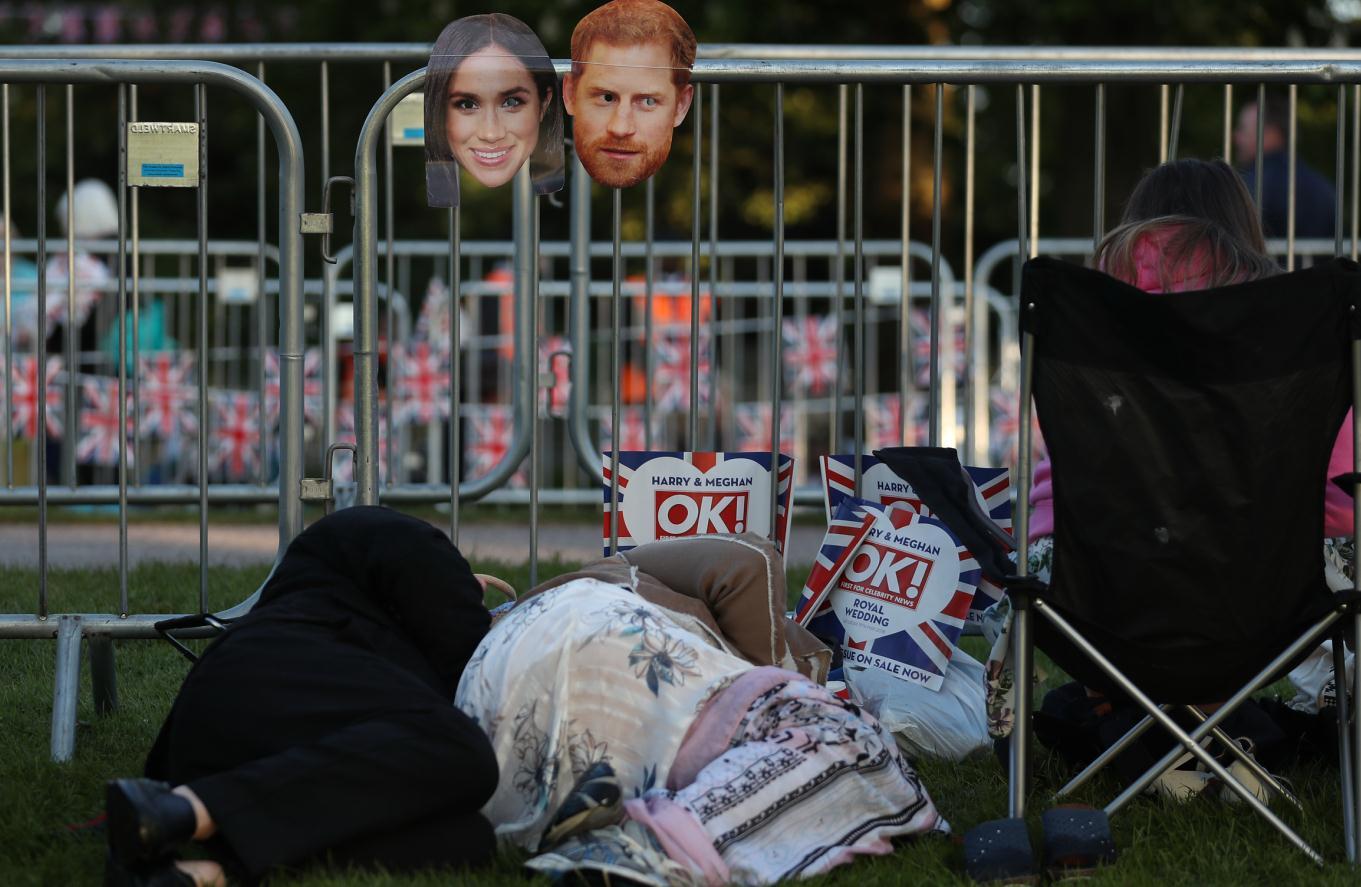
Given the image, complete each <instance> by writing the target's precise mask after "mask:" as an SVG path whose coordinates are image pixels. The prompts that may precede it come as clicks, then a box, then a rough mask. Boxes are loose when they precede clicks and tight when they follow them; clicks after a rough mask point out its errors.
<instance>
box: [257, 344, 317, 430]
mask: <svg viewBox="0 0 1361 887" xmlns="http://www.w3.org/2000/svg"><path fill="white" fill-rule="evenodd" d="M321 372H322V365H321V349H320V348H308V349H307V350H306V351H304V352H303V355H302V414H303V420H304V421H306V422H310V423H312V424H313V425H320V424H321V419H322V415H321V414H322V407H323V404H322V402H321ZM265 421H267V422H268V423H269V424H270V426H271V427H273V426H274V425H275V423H277V422H278V421H279V352H278V351H276V350H273V349H270V350H268V351H266V352H265Z"/></svg>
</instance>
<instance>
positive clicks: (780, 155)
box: [694, 83, 860, 539]
mask: <svg viewBox="0 0 1361 887" xmlns="http://www.w3.org/2000/svg"><path fill="white" fill-rule="evenodd" d="M855 114H856V127H857V132H858V128H859V124H860V85H859V84H856V87H855ZM859 146H860V138H859V135H858V134H857V136H856V150H857V153H858V152H859ZM774 164H775V182H774V198H775V218H774V219H773V220H772V221H773V222H774V227H775V232H774V233H775V293H774V295H775V303H774V305H773V306H772V309H773V310H772V313H773V315H774V320H775V322H774V324H773V327H772V331H771V351H772V358H771V363H772V364H773V368H774V372H772V373H771V374H770V538H771V539H778V538H779V536H780V407H781V403H780V400H781V398H782V397H783V396H784V391H783V389H784V372H783V367H784V336H783V334H782V331H783V330H784V84H783V83H776V84H775V158H774ZM855 173H856V182H857V198H856V199H857V206H858V202H859V195H858V191H859V176H860V163H859V161H858V160H857V161H856V167H855ZM858 215H859V210H858V209H857V218H858ZM695 233H696V236H698V233H699V226H698V223H696V227H695ZM859 234H860V232H859V229H858V226H857V230H856V246H857V250H858V248H859V245H860V240H859ZM694 314H695V316H696V317H697V316H698V312H694ZM789 483H790V484H791V485H792V484H793V483H794V478H793V476H792V475H791V476H790V478H789ZM791 492H792V491H791ZM791 500H792V497H791ZM790 508H793V502H792V501H791V502H790Z"/></svg>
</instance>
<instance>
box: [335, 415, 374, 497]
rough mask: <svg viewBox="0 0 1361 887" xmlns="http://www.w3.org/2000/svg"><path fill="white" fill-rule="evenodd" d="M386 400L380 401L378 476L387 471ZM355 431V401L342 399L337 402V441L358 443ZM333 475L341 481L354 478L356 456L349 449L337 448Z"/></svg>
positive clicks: (348, 481) (349, 480) (344, 481)
mask: <svg viewBox="0 0 1361 887" xmlns="http://www.w3.org/2000/svg"><path fill="white" fill-rule="evenodd" d="M383 409H384V401H382V400H380V401H379V402H378V417H379V418H378V476H379V477H382V476H383V473H384V472H386V471H387V464H388V463H387V456H388V432H387V422H385V421H383ZM357 441H358V438H357V437H355V433H354V401H352V400H342V401H339V402H338V403H337V404H336V439H335V443H350V444H352V443H356V442H357ZM331 477H332V478H334V479H335V480H337V481H340V482H341V483H350V482H352V481H353V480H354V457H353V456H352V455H351V454H350V451H349V450H337V451H336V456H335V461H334V462H333V463H332V465H331Z"/></svg>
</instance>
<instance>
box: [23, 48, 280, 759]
mask: <svg viewBox="0 0 1361 887" xmlns="http://www.w3.org/2000/svg"><path fill="white" fill-rule="evenodd" d="M30 83H31V84H35V85H36V90H37V92H36V97H37V107H38V111H39V113H38V124H37V129H36V133H35V135H36V142H37V149H38V152H37V156H38V160H37V163H38V172H37V176H36V188H37V205H38V207H40V209H39V212H38V213H37V217H38V222H37V226H38V227H37V231H36V237H35V244H34V248H35V255H36V258H37V260H38V261H37V262H36V265H37V269H36V272H37V280H36V284H35V296H36V299H37V302H36V304H37V305H41V306H45V305H47V289H48V280H47V272H46V260H47V239H46V216H47V212H46V194H45V180H46V162H47V161H46V145H47V133H46V126H45V115H44V114H43V110H44V107H45V105H44V103H45V100H46V90H47V88H48V86H49V85H52V84H65V85H66V86H67V109H68V114H67V121H68V136H71V135H73V131H74V130H73V126H72V125H71V119H72V116H73V115H72V113H71V108H72V107H73V105H72V100H71V95H72V94H71V87H72V86H73V85H75V84H104V85H110V86H116V87H117V92H118V101H117V108H118V131H119V148H120V155H119V156H120V169H119V170H118V187H117V189H116V192H117V195H118V238H117V246H116V255H117V262H118V264H117V272H116V273H115V274H114V275H113V277H114V281H115V285H116V287H117V293H118V297H117V298H118V347H117V351H118V359H117V364H118V367H117V372H118V387H117V392H118V416H117V425H118V429H117V448H118V458H117V466H118V467H117V486H116V487H115V488H112V489H104V490H100V491H97V492H96V493H95V494H91V491H89V490H81V489H79V488H75V489H66V490H61V491H58V490H52V489H49V484H48V482H47V472H46V464H45V463H46V439H47V430H46V429H47V397H46V396H45V395H39V396H37V397H36V410H37V416H36V441H35V449H36V450H37V462H38V466H37V467H38V470H37V473H36V477H35V485H34V486H33V487H32V488H28V489H16V488H14V487H13V474H12V473H10V474H9V475H8V478H9V485H8V486H9V488H8V489H7V490H6V494H7V499H8V501H10V502H15V501H18V502H32V503H35V504H36V505H37V508H38V527H37V529H38V588H37V600H36V603H35V607H34V611H33V612H32V613H21V614H9V615H0V638H51V637H55V638H56V639H57V659H56V675H55V690H54V706H53V715H52V746H51V747H52V756H53V758H54V759H57V760H66V759H69V758H70V757H71V754H72V752H73V750H74V743H75V720H76V700H77V693H78V688H79V676H80V672H79V665H80V642H81V640H82V638H84V639H86V640H88V642H89V644H90V661H91V666H92V671H93V674H94V687H95V704H96V709H97V710H99V711H101V712H104V711H108V710H110V709H111V708H113V707H114V706H116V700H117V692H116V682H115V678H114V669H113V648H112V645H111V641H112V640H113V639H115V638H151V637H156V636H157V634H156V631H155V630H154V628H153V625H154V624H155V623H156V622H158V621H161V620H163V619H167V618H170V617H171V616H173V615H176V614H163V615H154V614H147V613H140V612H136V609H135V608H134V607H133V606H132V605H131V602H130V601H129V594H128V505H129V503H130V502H132V501H134V500H145V501H173V502H196V503H197V506H198V513H199V544H200V562H201V568H200V584H199V594H198V609H199V612H207V611H208V610H209V605H208V563H207V562H208V558H207V550H208V523H207V521H208V505H209V502H210V501H211V499H213V498H216V499H218V500H221V499H242V500H246V501H259V500H260V498H261V492H260V488H259V487H256V486H253V485H252V486H248V487H234V488H230V489H227V490H222V491H219V492H218V493H217V494H216V496H210V491H209V484H208V478H207V475H208V472H207V461H206V459H207V454H206V448H205V446H204V445H203V444H202V442H201V443H200V445H199V447H198V452H197V457H198V459H197V461H198V470H197V477H196V480H195V483H193V484H191V485H188V486H179V487H175V486H169V487H157V488H150V489H145V490H143V491H140V492H135V491H132V490H129V482H130V477H129V470H128V468H129V459H128V455H129V453H130V451H129V441H128V423H127V421H126V420H127V401H126V398H125V397H124V396H123V395H124V393H125V392H128V391H129V385H128V378H127V376H128V371H127V366H128V364H127V358H128V350H129V349H128V347H127V346H128V336H127V332H128V331H127V329H126V326H127V317H128V307H129V303H128V291H129V279H128V278H129V275H128V270H129V264H128V257H129V254H128V249H127V247H128V231H129V225H128V217H127V209H128V203H129V201H128V194H129V192H130V191H131V193H132V194H133V195H134V202H133V206H134V207H135V205H136V204H135V195H136V193H137V191H136V190H135V189H134V188H132V187H130V186H128V184H127V181H126V178H125V172H126V170H125V168H124V165H123V163H122V162H121V161H122V160H123V158H124V157H125V155H126V152H127V146H126V130H127V124H128V122H129V121H135V120H136V119H137V118H136V116H135V112H133V111H132V110H131V109H130V106H129V97H130V89H135V88H136V86H137V85H146V84H183V85H186V86H193V87H194V91H195V110H196V117H197V122H198V124H199V128H198V130H197V132H198V136H197V137H198V145H199V147H198V150H199V159H200V163H199V167H198V168H199V177H198V179H197V185H196V194H197V220H198V223H197V228H198V238H197V247H198V255H197V269H198V281H197V282H198V305H199V308H200V310H199V311H198V312H197V321H198V329H197V341H198V342H199V343H205V342H207V341H208V314H207V311H206V310H204V309H205V308H206V305H207V304H208V290H209V286H208V278H207V269H208V262H207V254H208V240H207V212H208V209H207V192H206V188H205V187H204V186H205V184H206V182H207V171H206V168H205V166H204V164H203V163H202V162H201V161H202V158H203V157H204V150H205V149H204V139H205V137H206V130H205V128H204V124H205V122H206V120H207V92H208V89H209V88H210V87H212V88H219V89H223V90H228V91H230V92H232V93H235V94H237V95H239V96H241V97H243V98H244V99H245V100H246V101H248V102H249V103H250V104H251V105H252V106H253V107H254V108H255V109H256V110H257V111H258V112H259V114H260V115H261V119H262V120H263V121H264V125H266V126H267V127H268V129H269V131H270V133H271V134H272V136H273V139H274V143H275V148H276V150H277V152H278V156H279V168H278V176H279V179H278V189H279V197H278V203H279V209H278V220H279V231H280V243H279V246H278V253H277V255H278V266H279V277H278V279H279V298H278V304H279V317H278V323H279V338H278V346H279V364H280V373H279V376H280V414H281V417H280V431H279V435H278V450H279V471H278V475H279V477H278V485H277V487H275V488H274V489H273V490H272V491H268V495H267V496H266V497H265V498H267V499H268V501H271V502H277V503H278V515H279V517H278V528H279V549H280V551H282V549H283V547H284V546H286V545H287V543H288V542H289V541H290V540H291V539H292V538H293V536H295V535H296V534H297V533H298V532H300V531H301V529H302V501H301V500H300V498H299V496H298V491H299V489H300V484H301V481H302V452H301V441H302V436H303V414H302V410H303V404H302V400H301V396H302V389H303V385H302V383H303V374H302V369H303V365H302V360H303V337H302V332H303V331H302V318H303V310H302V309H303V302H302V299H303V286H302V283H303V276H302V237H301V233H300V219H301V215H302V208H303V195H302V191H303V157H302V151H301V142H300V139H299V136H298V130H297V127H296V125H295V124H294V122H293V118H292V116H291V115H290V114H289V112H288V109H287V108H286V107H284V105H283V103H282V102H281V101H280V100H279V98H278V96H276V95H275V94H274V93H273V92H272V91H271V90H270V89H269V88H268V87H267V86H265V85H264V84H262V83H261V82H259V81H258V80H256V79H255V78H253V77H251V76H249V75H247V74H244V73H243V72H241V71H239V70H237V69H236V68H232V67H229V66H226V65H222V64H218V63H214V62H188V61H117V60H114V61H108V60H102V61H52V60H48V61H41V60H34V61H25V60H0V84H4V85H3V86H0V99H2V100H3V106H4V108H3V110H4V114H3V120H4V148H5V153H4V159H5V165H4V172H3V174H4V176H5V181H4V189H3V190H4V195H5V200H6V207H5V208H6V209H8V197H9V194H10V182H9V181H8V171H9V164H8V159H9V150H10V145H11V143H10V139H9V125H8V121H9V116H8V108H9V92H10V88H11V86H13V85H14V84H30ZM71 144H72V140H68V146H69V145H71ZM69 156H70V148H69V147H68V166H67V169H68V174H67V180H68V188H67V191H68V193H70V192H71V188H70V184H71V179H72V177H73V176H72V173H71V163H70V160H69ZM70 203H73V201H68V204H70ZM263 211H264V210H263V207H262V209H261V212H263ZM134 218H135V212H134ZM68 230H71V226H70V225H69V223H68ZM4 240H5V242H4V251H3V260H4V270H5V277H6V281H5V283H6V285H5V294H6V297H5V308H6V311H5V316H6V317H9V316H10V312H9V308H10V307H11V296H12V294H13V292H14V287H13V286H12V285H11V284H12V281H11V280H10V279H9V278H10V270H11V268H12V260H13V243H12V242H11V240H10V238H9V237H5V239H4ZM74 252H75V244H74V241H73V240H71V239H69V238H68V242H67V254H68V265H67V267H68V268H72V267H73V266H74V262H70V261H69V260H70V258H71V257H72V254H73V253H74ZM137 267H138V266H137V264H136V263H135V262H134V263H132V264H131V267H130V270H131V271H132V274H133V275H134V278H135V275H136V270H137ZM261 274H263V263H262V264H261ZM69 276H71V277H75V275H69ZM77 282H78V281H77ZM262 289H263V287H262ZM67 290H68V294H71V293H73V291H74V290H75V287H70V286H68V288H67ZM70 298H71V299H73V298H74V296H71V297H70ZM72 308H73V306H72V303H71V301H68V312H69V313H68V314H67V318H68V320H70V319H71V318H74V317H75V312H74V310H72ZM46 314H47V312H46V311H45V310H38V311H37V312H36V320H37V335H36V342H37V343H38V345H37V347H38V348H39V351H38V356H39V357H42V356H43V355H44V352H45V348H43V347H42V343H44V342H45V340H46V338H47V319H46ZM68 326H69V324H68ZM7 333H8V331H7ZM72 338H73V337H71V336H69V335H68V336H67V340H68V341H70V340H71V339H72ZM9 340H10V337H9V335H8V334H7V335H6V342H7V345H6V357H7V358H9V357H11V356H12V354H11V349H10V347H9ZM73 347H74V346H72V348H73ZM133 351H134V353H133V355H132V356H133V357H136V354H135V348H134V349H133ZM72 353H73V351H72V350H71V349H68V357H70V355H71V354H72ZM70 365H71V364H68V366H70ZM39 375H41V369H40V370H39ZM39 384H40V385H42V383H41V382H40V383H39ZM206 385H207V383H206V374H201V375H200V383H199V388H198V410H197V413H198V417H199V421H200V422H206V421H207V387H206ZM7 391H8V386H7ZM202 439H203V438H202V436H200V441H202ZM66 449H67V450H68V451H69V450H70V449H71V446H70V444H69V442H68V445H67V447H66ZM144 494H145V495H144ZM54 501H71V502H92V501H93V502H99V501H104V502H110V501H116V502H117V503H118V505H119V515H118V525H119V542H118V564H119V571H118V572H119V597H118V610H117V612H116V613H103V614H101V613H89V614H73V613H55V612H52V610H51V608H50V606H49V600H48V552H47V537H48V506H49V504H50V503H52V502H54ZM248 605H249V601H247V602H243V603H242V604H241V605H239V607H238V608H245V607H248Z"/></svg>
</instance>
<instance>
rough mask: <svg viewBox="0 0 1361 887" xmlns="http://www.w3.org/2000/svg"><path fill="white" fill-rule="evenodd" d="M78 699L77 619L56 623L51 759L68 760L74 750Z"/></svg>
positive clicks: (78, 630) (78, 636)
mask: <svg viewBox="0 0 1361 887" xmlns="http://www.w3.org/2000/svg"><path fill="white" fill-rule="evenodd" d="M79 698H80V617H79V616H62V617H59V619H58V621H57V667H56V670H55V675H54V680H53V687H52V760H54V761H57V762H63V761H69V760H71V757H72V755H74V754H75V750H76V701H77V700H78V699H79Z"/></svg>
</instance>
